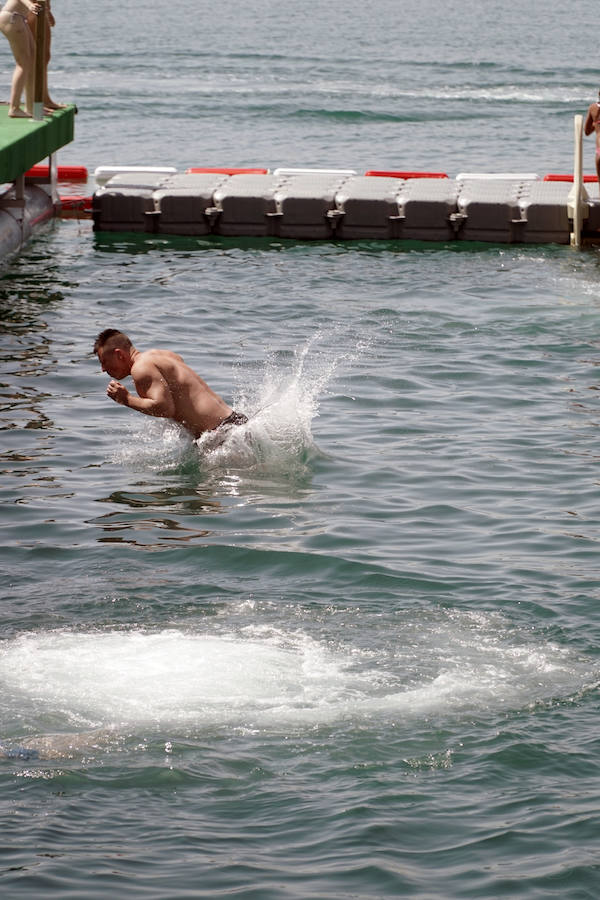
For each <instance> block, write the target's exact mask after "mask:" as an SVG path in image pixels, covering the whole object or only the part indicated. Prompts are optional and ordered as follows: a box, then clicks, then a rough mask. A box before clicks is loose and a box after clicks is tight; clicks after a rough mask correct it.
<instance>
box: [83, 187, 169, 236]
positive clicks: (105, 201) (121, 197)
mask: <svg viewBox="0 0 600 900" xmlns="http://www.w3.org/2000/svg"><path fill="white" fill-rule="evenodd" d="M111 180H112V179H111ZM149 214H150V215H153V214H154V198H153V191H152V189H151V188H134V187H131V188H127V187H118V186H116V187H112V186H108V185H107V186H106V187H103V188H100V189H99V190H98V191H96V192H95V193H94V196H93V200H92V215H93V219H94V229H95V230H96V231H148V230H150V231H151V230H152V227H151V226H150V225H149V218H150V215H149Z"/></svg>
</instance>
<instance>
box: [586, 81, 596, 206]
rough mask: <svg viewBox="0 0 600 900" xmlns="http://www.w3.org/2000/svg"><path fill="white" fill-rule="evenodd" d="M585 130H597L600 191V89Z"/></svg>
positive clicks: (592, 105) (589, 112) (589, 131)
mask: <svg viewBox="0 0 600 900" xmlns="http://www.w3.org/2000/svg"><path fill="white" fill-rule="evenodd" d="M583 130H584V132H585V133H586V135H589V134H593V132H596V175H597V176H598V190H599V191H600V91H598V101H597V102H596V103H590V105H589V106H588V111H587V116H586V119H585V124H584V126H583Z"/></svg>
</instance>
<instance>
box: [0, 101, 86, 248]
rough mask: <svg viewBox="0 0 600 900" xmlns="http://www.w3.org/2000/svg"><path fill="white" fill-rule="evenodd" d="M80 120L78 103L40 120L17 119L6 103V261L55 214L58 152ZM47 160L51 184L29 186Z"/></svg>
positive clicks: (1, 136)
mask: <svg viewBox="0 0 600 900" xmlns="http://www.w3.org/2000/svg"><path fill="white" fill-rule="evenodd" d="M74 120H75V107H74V106H68V107H66V108H65V109H59V110H56V111H55V112H54V113H53V114H52V115H51V116H46V117H44V118H43V119H41V120H40V121H38V120H36V119H25V118H23V119H21V118H14V119H12V118H10V117H9V115H8V106H0V185H3V189H2V191H1V192H0V260H1V259H3V258H4V257H6V256H8V255H9V254H11V253H14V252H16V251H17V250H19V248H20V247H21V245H22V244H24V243H25V241H26V240H27V239H28V238H29V237H30V236H31V234H32V232H33V229H34V228H35V226H36V225H38V224H40V223H41V222H44V221H46V220H47V219H50V218H52V216H53V215H54V214H55V209H56V205H57V203H58V195H57V193H56V164H55V155H54V154H55V153H56V151H57V150H59V149H60V148H61V147H64V146H65V145H66V144H68V143H70V142H71V141H72V140H73V132H74ZM45 158H48V159H49V160H50V164H49V166H48V177H47V179H46V182H45V184H42V185H40V184H39V183H38V184H29V183H28V182H27V179H26V177H25V173H26V172H27V171H28V170H29V169H30V168H31V167H32V166H34V165H35V164H36V163H38V162H40V160H43V159H45ZM37 181H38V182H39V179H37Z"/></svg>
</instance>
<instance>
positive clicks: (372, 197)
mask: <svg viewBox="0 0 600 900" xmlns="http://www.w3.org/2000/svg"><path fill="white" fill-rule="evenodd" d="M402 184H403V181H402V179H399V178H384V177H381V178H371V177H369V176H365V175H356V176H354V177H352V178H348V180H347V181H346V182H345V184H344V185H343V186H342V187H341V188H340V190H339V191H337V193H336V194H335V208H336V210H338V212H339V213H341V214H342V215H341V216H340V218H339V222H338V225H337V228H336V237H339V238H342V239H345V240H370V239H371V238H374V239H390V238H394V237H397V228H398V216H399V209H398V193H399V191H400V189H401V186H402Z"/></svg>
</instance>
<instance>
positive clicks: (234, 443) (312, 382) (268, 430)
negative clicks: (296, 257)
mask: <svg viewBox="0 0 600 900" xmlns="http://www.w3.org/2000/svg"><path fill="white" fill-rule="evenodd" d="M331 343H334V344H337V345H338V346H340V345H346V344H348V343H350V345H352V344H353V345H354V347H355V349H354V350H353V351H346V352H343V353H342V352H340V351H339V350H336V349H334V348H332V347H331ZM367 346H368V342H367V341H366V340H354V341H351V342H349V341H345V340H344V341H340V340H339V335H338V337H337V339H336V333H334V332H327V331H317V332H316V333H315V334H314V335H313V336H312V337H311V338H309V339H308V340H307V341H306V343H305V344H303V345H302V346H300V347H298V348H296V349H295V350H294V351H293V352H292V353H291V354H283V355H282V354H277V353H275V352H273V353H271V354H270V356H268V358H267V360H266V361H265V364H264V367H263V370H262V373H261V374H259V375H258V376H257V377H256V380H255V381H254V382H252V383H248V382H247V381H246V382H245V383H244V384H243V385H240V387H239V389H238V390H237V391H236V396H235V398H234V400H233V406H234V408H235V409H236V410H237V411H239V412H243V413H245V414H246V415H247V416H248V418H249V422H248V424H247V425H238V426H233V427H231V428H228V429H224V430H223V431H216V432H207V433H206V434H204V435H202V436H201V437H200V438H198V439H197V440H196V441H192V440H191V438H190V437H189V435H188V433H187V432H186V431H185V429H183V428H181V427H180V426H178V425H175V424H173V423H170V422H164V421H162V420H159V419H145V420H143V422H142V423H141V426H140V424H139V423H138V424H136V426H134V427H135V430H134V431H133V432H132V434H131V438H130V440H129V441H128V442H127V444H126V445H124V446H123V447H121V448H119V450H118V451H117V453H115V454H114V456H113V460H114V461H115V462H117V463H120V464H121V465H125V466H128V467H130V468H134V469H151V470H153V471H164V470H166V469H170V468H177V467H180V466H181V465H185V464H186V463H187V462H189V461H190V458H191V456H192V455H193V454H194V453H195V454H196V455H197V459H198V460H199V462H200V464H201V465H202V467H203V468H208V469H247V468H249V467H252V468H254V467H259V468H260V469H262V470H263V471H269V472H276V473H283V472H287V471H290V472H292V473H295V472H297V470H299V469H300V470H301V469H303V467H304V464H305V462H306V460H307V459H308V458H310V457H311V455H312V454H314V453H316V452H318V451H317V447H316V445H315V443H314V440H313V434H312V423H313V421H314V419H315V418H316V417H317V416H318V415H319V407H320V404H321V400H322V398H323V396H324V394H325V392H326V390H327V386H328V385H329V383H330V382H331V381H332V379H333V378H334V377H335V375H336V373H337V372H338V370H339V369H340V368H341V367H342V366H343V365H345V364H348V363H350V362H352V361H353V360H354V359H355V358H356V357H357V356H358V355H360V354H361V353H364V352H365V349H366V348H367ZM246 378H247V376H246Z"/></svg>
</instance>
